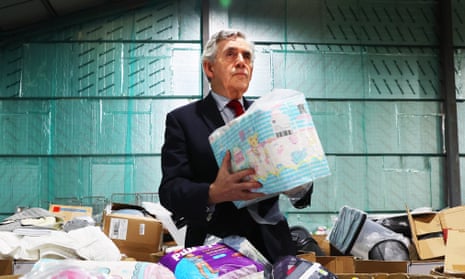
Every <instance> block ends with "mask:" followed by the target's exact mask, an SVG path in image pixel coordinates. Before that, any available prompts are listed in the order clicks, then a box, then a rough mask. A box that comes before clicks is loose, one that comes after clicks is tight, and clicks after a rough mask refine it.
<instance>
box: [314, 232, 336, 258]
mask: <svg viewBox="0 0 465 279" xmlns="http://www.w3.org/2000/svg"><path fill="white" fill-rule="evenodd" d="M312 238H313V239H315V241H316V243H317V244H318V246H319V247H320V249H321V251H322V252H323V253H324V254H325V256H330V255H331V248H330V243H329V240H328V236H327V235H312Z"/></svg>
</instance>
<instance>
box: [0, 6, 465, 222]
mask: <svg viewBox="0 0 465 279" xmlns="http://www.w3.org/2000/svg"><path fill="white" fill-rule="evenodd" d="M464 2H465V1H463V0H456V1H453V24H454V25H453V26H454V27H453V34H454V45H455V56H454V59H455V80H456V97H457V99H458V101H459V102H458V105H457V113H458V120H457V123H458V132H459V133H458V134H459V139H458V142H459V146H460V150H461V151H462V152H463V150H465V141H464V139H463V137H460V135H463V134H464V133H465V130H464V129H465V127H464V126H463V125H464V124H463V123H465V119H464V118H465V107H464V105H463V103H462V101H463V100H464V99H465V86H464V85H465V84H464V83H465V78H464V71H465V66H464V65H465V54H464V51H465V23H464V22H465V3H464ZM437 5H438V4H437V1H427V0H426V1H400V0H398V1H387V0H386V1H368V0H365V1H360V0H351V1H347V0H332V1H329V0H327V1H317V0H311V1H300V0H273V1H270V0H257V1H246V0H241V1H231V5H230V6H229V7H224V6H221V5H220V4H219V2H215V1H210V10H209V13H210V14H209V15H208V20H209V24H210V31H211V32H213V31H215V29H217V28H221V27H234V28H239V29H242V30H244V31H245V32H246V33H248V35H249V38H250V39H251V40H253V41H255V43H256V52H257V53H256V54H257V56H256V61H255V64H254V77H253V81H252V83H251V85H250V88H249V91H248V92H247V96H249V97H253V98H256V97H260V96H263V95H264V94H266V93H268V92H269V91H270V90H272V89H274V88H290V89H295V90H299V91H301V92H303V93H304V94H305V95H306V97H307V100H308V104H309V107H310V110H311V113H312V116H313V119H314V122H315V125H316V127H317V131H318V134H319V136H320V140H321V142H322V144H323V148H324V150H325V152H326V154H327V157H328V162H329V166H330V169H331V173H332V174H331V176H329V177H327V178H324V179H321V180H318V181H316V182H315V189H314V194H313V200H312V205H311V207H309V208H306V209H302V210H297V209H294V208H292V206H291V205H290V204H289V202H288V201H287V200H286V199H285V198H282V200H281V201H282V203H281V205H282V210H283V211H285V212H286V214H287V216H288V218H289V221H290V223H291V224H292V225H294V224H298V225H303V226H305V227H307V228H308V229H310V230H314V229H315V228H316V227H317V226H319V225H325V226H330V225H331V224H332V222H333V221H334V218H335V216H336V214H337V212H338V210H339V209H340V208H341V207H342V206H344V205H349V206H351V207H355V208H359V209H361V210H365V211H368V212H403V211H405V206H406V205H407V206H409V207H410V208H416V207H425V206H426V207H432V208H434V209H440V208H443V207H444V206H445V204H444V199H445V198H444V187H445V185H444V175H445V171H444V164H445V146H444V145H445V140H444V121H445V114H444V103H443V102H444V99H443V97H442V96H441V88H440V86H441V82H442V81H441V79H440V76H441V69H440V63H439V48H438V43H439V41H438V34H437V32H438V20H437V16H438V15H437ZM201 6H202V3H201V1H190V0H177V1H152V2H150V3H148V4H146V6H143V7H140V8H137V9H133V10H128V11H124V12H122V11H115V12H111V11H109V12H108V14H103V15H89V14H84V15H81V16H79V17H75V18H68V19H67V20H65V21H63V22H61V23H60V24H54V26H44V27H43V28H41V29H40V30H35V31H31V32H30V33H25V34H22V35H21V36H18V37H17V38H16V39H15V40H11V41H9V42H8V43H7V44H3V45H2V47H1V48H0V188H1V189H2V195H1V196H0V216H8V215H9V214H11V213H12V212H14V210H15V208H16V207H17V206H41V207H44V208H47V207H48V204H49V203H50V202H59V203H72V204H83V205H92V206H94V208H96V209H97V210H98V209H99V208H101V207H102V204H105V203H106V202H108V201H119V202H121V201H123V202H131V203H138V202H140V201H142V200H149V201H152V200H156V192H157V191H158V185H159V183H160V179H161V167H160V149H161V145H162V144H163V132H164V125H165V124H164V121H165V115H166V113H167V112H168V111H170V110H171V109H173V108H176V107H178V106H180V105H183V104H187V103H188V102H191V101H195V100H198V99H200V98H202V88H203V84H202V83H203V82H204V80H203V77H202V70H201V65H200V64H201V63H200V54H201V49H202V44H203V42H202V39H201V38H202V29H201V18H202V15H201ZM205 16H207V15H205ZM462 161H463V156H461V163H462V164H461V173H465V171H464V170H463V169H464V164H463V162H462ZM464 180H465V178H464V179H462V187H461V188H462V189H465V186H464V185H465V182H463V181H464ZM463 192H464V191H462V196H465V195H464V194H463ZM463 199H464V198H462V200H463Z"/></svg>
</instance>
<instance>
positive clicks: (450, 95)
mask: <svg viewBox="0 0 465 279" xmlns="http://www.w3.org/2000/svg"><path fill="white" fill-rule="evenodd" d="M437 2H438V5H439V10H440V14H439V26H440V28H439V33H440V35H439V42H440V60H441V65H442V71H441V72H442V87H441V90H442V95H443V97H444V112H445V123H444V124H445V152H446V162H445V176H444V177H445V184H444V194H445V196H444V198H445V202H446V204H447V206H450V207H454V206H458V205H461V203H462V202H461V191H460V161H459V149H458V132H457V99H456V95H455V70H454V46H453V35H452V4H451V0H439V1H437Z"/></svg>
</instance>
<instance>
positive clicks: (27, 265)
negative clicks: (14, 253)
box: [0, 259, 36, 278]
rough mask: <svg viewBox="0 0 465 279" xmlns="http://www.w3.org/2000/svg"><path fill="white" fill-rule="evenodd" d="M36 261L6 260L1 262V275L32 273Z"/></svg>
mask: <svg viewBox="0 0 465 279" xmlns="http://www.w3.org/2000/svg"><path fill="white" fill-rule="evenodd" d="M35 263H36V261H27V260H14V259H5V260H0V275H18V274H26V273H28V272H29V271H31V269H32V267H33V266H34V264H35ZM0 278H3V277H0Z"/></svg>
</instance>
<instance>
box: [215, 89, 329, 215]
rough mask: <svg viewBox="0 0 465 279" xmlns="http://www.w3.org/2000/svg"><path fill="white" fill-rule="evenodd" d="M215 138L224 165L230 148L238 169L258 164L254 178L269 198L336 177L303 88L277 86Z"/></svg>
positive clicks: (246, 203) (240, 203) (237, 204)
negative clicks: (294, 88) (296, 89)
mask: <svg viewBox="0 0 465 279" xmlns="http://www.w3.org/2000/svg"><path fill="white" fill-rule="evenodd" d="M209 141H210V145H211V147H212V150H213V153H214V155H215V158H216V160H217V163H218V165H221V162H222V160H223V157H224V155H225V154H226V151H227V150H230V151H231V166H232V170H233V171H237V170H241V169H245V168H249V167H252V168H254V169H255V171H256V174H255V176H254V177H253V179H255V180H257V181H259V182H260V183H262V185H263V187H262V188H261V189H260V190H259V191H260V192H263V193H265V194H267V197H272V196H276V195H278V194H279V193H282V192H286V191H289V190H292V189H295V188H297V187H301V186H303V185H308V184H309V183H310V182H312V181H314V180H315V179H317V178H322V177H325V176H328V175H330V170H329V166H328V162H327V160H326V156H325V153H324V151H323V147H322V145H321V142H320V139H319V137H318V134H317V131H316V128H315V126H314V124H313V119H312V116H311V114H310V110H309V108H308V105H307V102H306V99H305V95H304V94H303V93H301V92H298V91H294V90H289V89H276V90H273V91H272V92H270V93H268V94H266V95H264V96H263V97H261V98H259V99H258V100H256V101H255V102H254V103H253V104H252V105H251V106H250V108H249V109H248V110H247V111H246V113H244V114H243V115H241V116H239V117H237V118H235V119H234V120H232V121H231V122H229V123H228V124H226V125H225V126H223V127H220V128H218V129H217V130H215V131H214V132H213V133H212V134H211V135H210V137H209ZM260 200H261V199H260ZM257 201H258V200H252V201H235V205H236V206H237V207H238V208H241V207H244V206H248V205H250V204H253V203H255V202H257Z"/></svg>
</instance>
